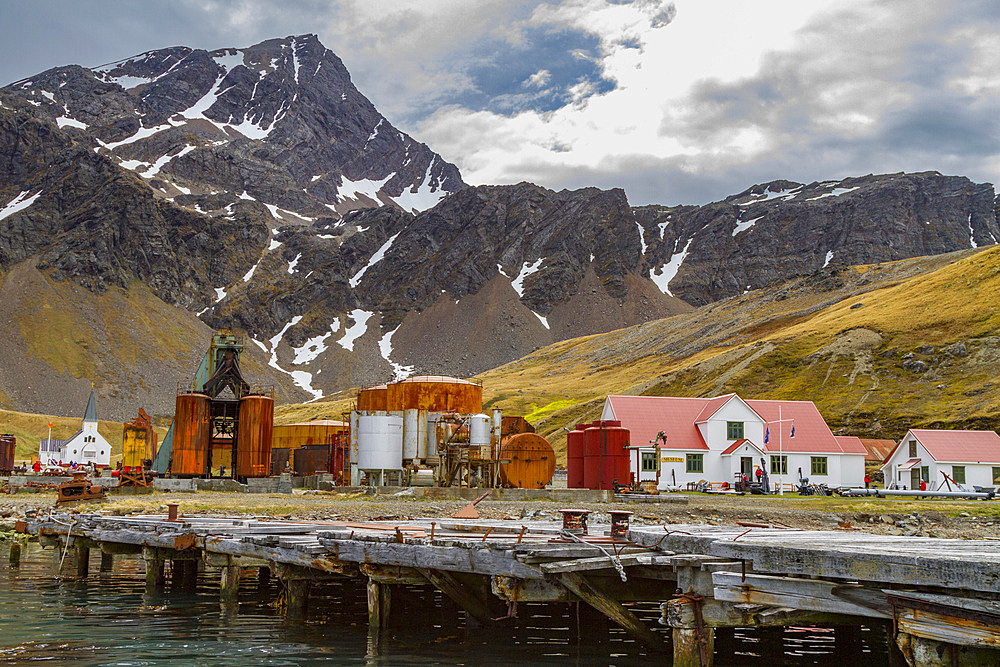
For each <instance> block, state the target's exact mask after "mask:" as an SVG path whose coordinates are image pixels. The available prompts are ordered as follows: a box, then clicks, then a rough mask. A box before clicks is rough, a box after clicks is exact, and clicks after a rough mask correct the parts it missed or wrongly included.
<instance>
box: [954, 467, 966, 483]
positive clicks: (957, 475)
mask: <svg viewBox="0 0 1000 667" xmlns="http://www.w3.org/2000/svg"><path fill="white" fill-rule="evenodd" d="M951 478H952V479H953V480H955V481H956V482H957V483H959V484H965V466H952V467H951Z"/></svg>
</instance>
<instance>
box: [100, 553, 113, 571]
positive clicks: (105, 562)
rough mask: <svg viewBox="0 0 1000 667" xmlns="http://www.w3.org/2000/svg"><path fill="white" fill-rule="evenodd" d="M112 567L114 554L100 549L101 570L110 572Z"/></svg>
mask: <svg viewBox="0 0 1000 667" xmlns="http://www.w3.org/2000/svg"><path fill="white" fill-rule="evenodd" d="M113 567H114V556H112V555H111V554H109V553H108V552H107V551H104V550H101V572H111V569H112V568H113Z"/></svg>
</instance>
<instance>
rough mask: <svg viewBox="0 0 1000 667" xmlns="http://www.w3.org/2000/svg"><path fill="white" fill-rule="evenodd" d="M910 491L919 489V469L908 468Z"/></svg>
mask: <svg viewBox="0 0 1000 667" xmlns="http://www.w3.org/2000/svg"><path fill="white" fill-rule="evenodd" d="M910 489H911V490H912V489H917V490H919V489H920V468H910Z"/></svg>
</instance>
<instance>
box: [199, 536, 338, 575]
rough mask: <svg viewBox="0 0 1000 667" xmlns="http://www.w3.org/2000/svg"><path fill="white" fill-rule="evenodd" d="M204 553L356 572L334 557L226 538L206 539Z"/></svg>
mask: <svg viewBox="0 0 1000 667" xmlns="http://www.w3.org/2000/svg"><path fill="white" fill-rule="evenodd" d="M205 551H206V552H212V553H219V554H229V555H232V556H241V557H248V558H256V559H260V560H263V561H269V562H273V563H286V564H288V565H299V566H301V567H311V568H314V569H317V570H322V571H324V572H331V573H333V574H345V575H351V574H352V573H353V572H356V565H353V564H348V563H344V562H342V561H340V560H338V559H337V558H335V557H334V556H331V555H329V554H327V555H312V554H304V553H301V552H299V551H295V550H293V549H281V548H278V547H266V546H260V545H256V544H250V543H248V542H242V541H240V540H236V539H232V538H228V537H206V538H205Z"/></svg>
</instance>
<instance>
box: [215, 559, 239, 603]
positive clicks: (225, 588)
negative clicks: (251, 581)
mask: <svg viewBox="0 0 1000 667" xmlns="http://www.w3.org/2000/svg"><path fill="white" fill-rule="evenodd" d="M221 571H222V574H221V576H220V579H219V597H220V598H221V600H222V603H223V604H235V603H236V600H237V597H238V596H239V592H240V568H239V567H237V566H235V565H227V566H225V567H223V568H221Z"/></svg>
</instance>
